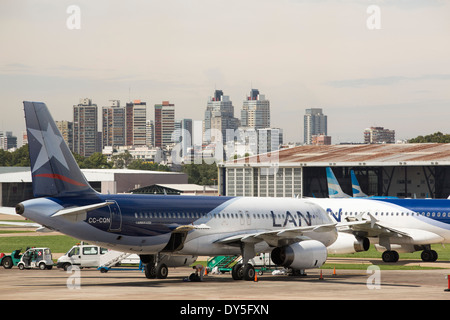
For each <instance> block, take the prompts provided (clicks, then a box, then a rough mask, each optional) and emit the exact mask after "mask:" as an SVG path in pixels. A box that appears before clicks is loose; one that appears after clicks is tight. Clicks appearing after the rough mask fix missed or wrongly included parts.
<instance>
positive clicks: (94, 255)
mask: <svg viewBox="0 0 450 320" xmlns="http://www.w3.org/2000/svg"><path fill="white" fill-rule="evenodd" d="M106 252H108V249H105V248H101V247H99V246H96V245H88V244H77V245H75V246H73V247H72V248H70V250H69V251H68V252H67V253H66V254H65V255H63V256H62V257H60V258H59V259H58V261H57V262H56V267H58V268H63V269H64V270H65V271H67V269H68V268H69V267H70V266H78V267H80V268H97V267H98V266H99V265H100V256H101V255H104V254H105V253H106Z"/></svg>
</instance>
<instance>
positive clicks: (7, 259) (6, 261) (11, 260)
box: [0, 249, 22, 269]
mask: <svg viewBox="0 0 450 320" xmlns="http://www.w3.org/2000/svg"><path fill="white" fill-rule="evenodd" d="M20 251H22V249H18V250H14V251H13V252H11V255H4V256H3V257H1V258H0V264H1V265H2V266H3V268H5V269H11V268H12V267H13V266H17V264H18V263H19V261H20V258H21V254H20Z"/></svg>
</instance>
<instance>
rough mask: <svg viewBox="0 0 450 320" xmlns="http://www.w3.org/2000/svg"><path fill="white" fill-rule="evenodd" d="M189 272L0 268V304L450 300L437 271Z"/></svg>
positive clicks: (442, 272)
mask: <svg viewBox="0 0 450 320" xmlns="http://www.w3.org/2000/svg"><path fill="white" fill-rule="evenodd" d="M191 272H192V269H190V268H176V269H173V268H170V270H169V277H168V278H167V279H164V280H158V279H154V280H149V279H146V278H145V276H144V274H143V273H142V272H141V271H138V270H127V271H119V270H110V271H109V272H108V273H100V272H99V271H97V270H95V269H83V270H79V271H77V272H65V271H62V270H60V269H56V268H53V269H52V270H42V271H41V270H19V269H17V267H14V268H13V269H9V270H6V269H3V268H0V286H1V290H0V299H3V300H23V299H38V300H47V299H51V300H53V299H56V300H59V299H70V300H73V299H89V300H91V299H95V300H115V299H122V300H123V299H124V300H141V299H145V300H198V301H200V300H304V299H313V300H322V299H345V300H347V299H351V300H352V299H358V300H365V299H367V300H377V299H383V300H386V299H401V300H403V299H406V300H408V299H420V300H444V299H445V300H448V299H450V292H445V291H444V289H446V288H447V287H448V282H447V279H446V278H445V277H446V275H447V274H450V269H438V270H413V271H412V270H407V271H398V270H395V271H394V270H387V271H384V270H382V271H379V270H337V271H336V275H333V274H332V273H333V270H323V271H322V277H323V280H321V279H320V271H319V270H311V271H309V272H308V275H307V276H306V277H291V276H285V275H282V276H275V275H272V274H270V273H267V274H264V275H262V276H259V277H258V278H257V280H258V281H257V282H255V281H234V280H232V278H231V275H230V274H223V275H208V276H206V277H205V278H204V281H203V282H185V281H183V279H184V278H186V277H187V276H188V275H189V274H190V273H191Z"/></svg>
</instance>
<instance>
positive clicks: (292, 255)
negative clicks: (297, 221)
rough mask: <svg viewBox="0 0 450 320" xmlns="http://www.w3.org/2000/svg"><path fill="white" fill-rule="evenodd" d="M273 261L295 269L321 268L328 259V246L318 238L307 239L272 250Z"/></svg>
mask: <svg viewBox="0 0 450 320" xmlns="http://www.w3.org/2000/svg"><path fill="white" fill-rule="evenodd" d="M271 256H272V261H273V262H274V263H275V264H276V265H279V266H283V267H286V268H288V267H289V268H293V269H311V268H319V267H320V266H322V265H323V264H324V263H325V261H326V260H327V247H325V245H323V244H322V243H321V242H319V241H317V240H305V241H300V242H296V243H294V244H291V245H288V246H284V247H277V248H275V249H273V250H272V254H271Z"/></svg>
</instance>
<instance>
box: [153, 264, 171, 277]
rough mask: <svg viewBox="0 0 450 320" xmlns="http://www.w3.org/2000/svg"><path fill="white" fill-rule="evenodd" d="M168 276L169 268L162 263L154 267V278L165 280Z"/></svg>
mask: <svg viewBox="0 0 450 320" xmlns="http://www.w3.org/2000/svg"><path fill="white" fill-rule="evenodd" d="M168 274H169V268H167V266H166V265H165V264H164V263H162V264H159V265H158V266H157V267H156V278H158V279H165V278H167V275H168Z"/></svg>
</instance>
